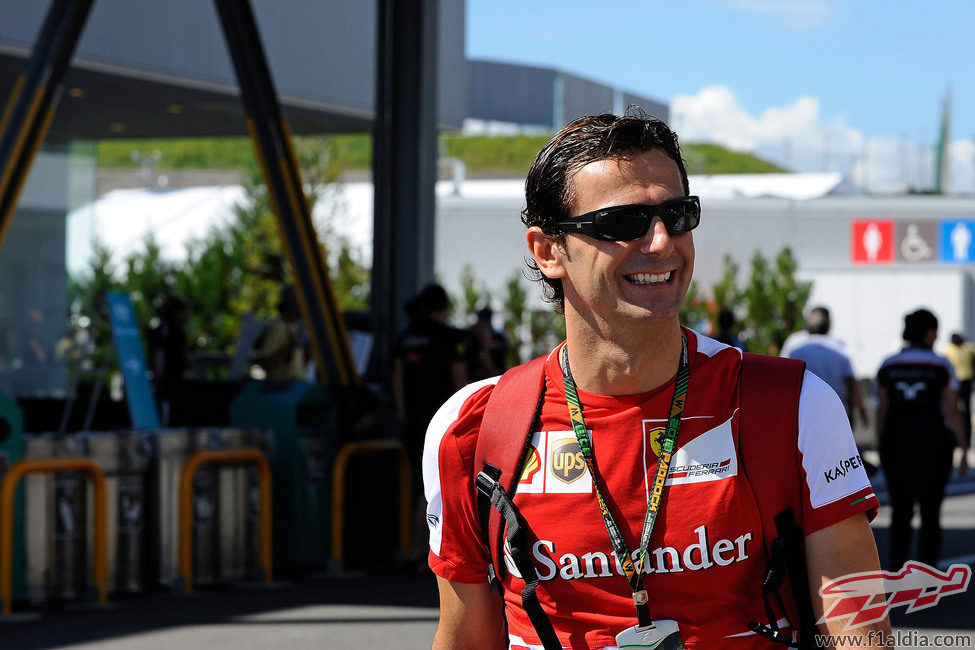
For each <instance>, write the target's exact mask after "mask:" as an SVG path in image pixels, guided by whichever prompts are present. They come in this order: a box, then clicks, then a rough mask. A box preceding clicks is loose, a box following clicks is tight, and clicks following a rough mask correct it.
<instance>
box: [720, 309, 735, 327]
mask: <svg viewBox="0 0 975 650" xmlns="http://www.w3.org/2000/svg"><path fill="white" fill-rule="evenodd" d="M736 320H737V319H736V318H735V312H733V311H732V310H731V308H729V307H722V308H721V311H719V312H718V328H719V329H721V330H722V331H727V330H730V329H731V328H732V327H734V326H735V321H736Z"/></svg>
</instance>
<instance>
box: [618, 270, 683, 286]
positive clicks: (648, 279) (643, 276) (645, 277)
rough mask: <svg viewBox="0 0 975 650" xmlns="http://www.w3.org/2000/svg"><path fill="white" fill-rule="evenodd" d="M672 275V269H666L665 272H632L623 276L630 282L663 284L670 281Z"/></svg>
mask: <svg viewBox="0 0 975 650" xmlns="http://www.w3.org/2000/svg"><path fill="white" fill-rule="evenodd" d="M671 275H673V271H667V272H666V273H659V274H657V273H633V274H631V275H627V276H624V277H626V279H627V280H628V281H629V282H631V283H632V284H664V283H666V282H670V276H671Z"/></svg>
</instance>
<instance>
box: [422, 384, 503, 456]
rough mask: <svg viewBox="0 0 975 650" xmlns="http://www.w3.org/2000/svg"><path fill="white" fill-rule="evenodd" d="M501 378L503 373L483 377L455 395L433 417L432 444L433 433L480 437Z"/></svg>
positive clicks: (435, 434) (430, 433) (428, 429)
mask: <svg viewBox="0 0 975 650" xmlns="http://www.w3.org/2000/svg"><path fill="white" fill-rule="evenodd" d="M499 379H500V376H498V377H490V378H488V379H482V380H481V381H476V382H474V383H472V384H468V385H467V386H464V387H463V388H461V389H460V390H459V391H457V392H456V393H454V394H453V395H451V396H450V398H449V399H447V401H446V402H444V403H443V405H442V406H441V407H440V408H439V409H438V410H437V412H436V413H435V414H434V416H433V418H432V419H431V420H430V426H429V427H428V428H427V442H428V444H429V442H430V438H431V437H433V436H435V437H440V438H443V437H445V436H450V437H454V438H458V437H473V438H474V439H476V436H477V431H478V428H479V427H480V424H481V420H482V419H483V417H484V409H485V408H486V407H487V403H488V400H489V399H490V398H491V394H492V393H493V391H494V387H495V385H497V383H498V380H499Z"/></svg>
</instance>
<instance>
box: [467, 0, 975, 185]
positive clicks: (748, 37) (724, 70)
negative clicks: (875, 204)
mask: <svg viewBox="0 0 975 650" xmlns="http://www.w3.org/2000/svg"><path fill="white" fill-rule="evenodd" d="M973 25H975V3H971V2H966V1H963V0H933V1H932V2H919V1H917V0H913V1H905V0H686V1H681V2H670V1H654V0H603V1H601V2H598V3H597V2H592V1H591V0H530V1H528V2H526V1H525V0H517V1H516V0H467V33H466V47H467V56H468V57H469V58H473V59H486V60H492V61H505V62H512V63H520V64H525V65H535V66H541V67H552V68H556V69H559V70H562V71H565V72H571V73H573V74H577V75H580V76H583V77H587V78H590V79H593V80H595V81H599V82H602V83H606V84H609V85H612V86H614V87H617V88H621V89H623V90H626V91H630V92H633V93H636V94H639V95H643V96H646V97H648V98H652V99H656V100H658V101H663V102H665V103H668V104H669V105H670V108H671V119H670V122H671V126H672V127H674V128H675V130H677V132H678V135H679V136H680V137H681V139H682V141H687V142H702V141H710V142H717V143H720V144H722V145H725V146H727V147H730V148H733V149H735V150H740V151H749V152H753V153H756V154H758V155H761V156H762V157H764V158H766V159H769V160H771V161H773V162H776V163H778V164H781V165H783V166H786V167H787V168H789V169H792V170H795V171H804V172H822V171H840V172H843V173H844V174H847V175H848V176H849V177H850V178H851V179H852V180H853V181H854V182H855V183H858V184H860V185H861V186H866V187H867V188H868V189H870V190H872V191H876V192H888V191H898V190H900V189H903V188H905V187H907V186H913V187H921V188H926V187H930V186H931V184H932V179H933V175H934V172H933V162H932V161H933V154H932V151H933V148H934V144H935V141H936V140H937V137H938V132H939V129H940V121H941V114H942V106H943V105H944V103H945V98H946V96H947V95H948V94H949V92H950V96H951V98H952V99H951V102H950V106H951V107H952V111H951V117H952V119H951V136H950V140H951V143H952V144H951V150H950V151H951V184H950V190H951V191H952V192H954V193H966V194H971V193H973V192H975V168H973V158H975V144H973V140H975V110H972V109H973V108H975V74H973V73H972V67H973V64H975V37H973V35H972V26H973ZM949 89H950V90H949Z"/></svg>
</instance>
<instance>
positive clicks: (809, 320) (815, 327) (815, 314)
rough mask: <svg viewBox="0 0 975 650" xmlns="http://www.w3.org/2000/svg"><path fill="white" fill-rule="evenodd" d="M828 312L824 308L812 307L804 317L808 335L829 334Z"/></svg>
mask: <svg viewBox="0 0 975 650" xmlns="http://www.w3.org/2000/svg"><path fill="white" fill-rule="evenodd" d="M829 324H830V323H829V310H828V309H826V308H825V307H813V310H812V311H811V312H809V316H807V317H806V331H807V332H809V333H810V334H829Z"/></svg>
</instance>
